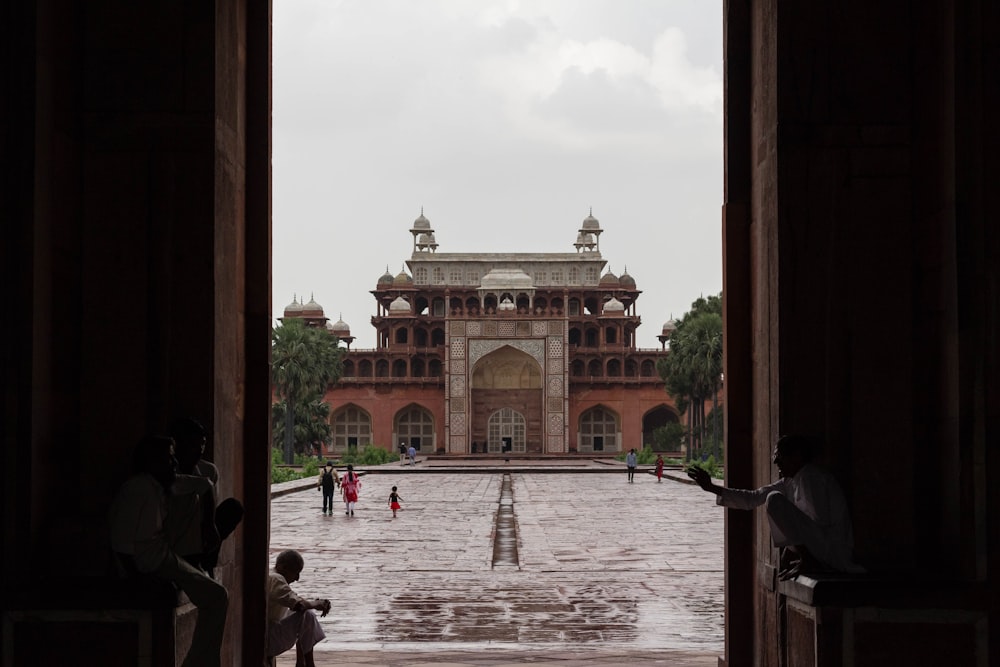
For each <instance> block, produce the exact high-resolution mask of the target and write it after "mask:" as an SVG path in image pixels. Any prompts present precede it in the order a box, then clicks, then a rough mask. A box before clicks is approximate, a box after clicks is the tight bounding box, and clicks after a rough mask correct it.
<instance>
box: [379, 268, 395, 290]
mask: <svg viewBox="0 0 1000 667" xmlns="http://www.w3.org/2000/svg"><path fill="white" fill-rule="evenodd" d="M391 284H392V274H391V273H389V266H388V265H386V267H385V273H383V274H382V275H381V276H379V279H378V285H379V287H381V286H383V285H391Z"/></svg>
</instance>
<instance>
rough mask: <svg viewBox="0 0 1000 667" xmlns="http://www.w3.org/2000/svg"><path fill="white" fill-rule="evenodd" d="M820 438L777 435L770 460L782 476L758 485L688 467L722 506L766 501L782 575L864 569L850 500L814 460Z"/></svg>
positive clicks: (751, 505) (741, 506) (743, 506)
mask: <svg viewBox="0 0 1000 667" xmlns="http://www.w3.org/2000/svg"><path fill="white" fill-rule="evenodd" d="M815 450H816V442H815V441H814V440H813V439H811V438H809V437H806V436H802V435H786V436H782V437H781V438H779V439H778V444H777V446H776V447H775V448H774V455H773V458H772V461H773V462H774V465H775V466H777V468H778V475H779V476H780V477H781V479H779V480H778V481H777V482H773V483H772V484H768V485H767V486H762V487H761V488H759V489H754V490H743V489H728V488H726V487H723V486H719V485H717V484H714V483H713V482H712V478H711V476H709V474H708V472H706V471H705V470H703V469H701V468H698V467H694V466H692V467H690V468H688V470H687V474H688V476H689V477H690V478H691V479H693V480H694V481H695V483H697V484H698V486H700V487H701V488H702V489H704V490H705V491H709V492H711V493H714V494H715V495H716V496H717V498H716V502H717V503H718V504H719V505H722V506H724V507H729V508H733V509H742V510H749V509H753V508H755V507H759V506H760V505H764V511H765V512H766V513H767V520H768V523H769V524H770V527H771V541H772V542H773V543H774V546H776V547H778V548H779V549H780V557H779V564H778V578H779V579H782V580H785V579H791V578H793V577H796V576H798V575H799V574H808V573H816V572H823V571H834V572H864V569H863V568H861V567H860V566H858V565H857V564H856V563H855V562H854V560H853V554H852V551H853V548H854V537H853V533H852V529H851V518H850V514H849V513H848V511H847V502H846V501H845V499H844V494H843V492H842V491H841V489H840V485H839V484H837V480H836V479H835V478H834V477H833V475H831V474H830V473H829V472H827V471H826V470H824V469H823V468H821V467H819V466H818V465H816V464H814V463H812V459H813V455H814V453H815Z"/></svg>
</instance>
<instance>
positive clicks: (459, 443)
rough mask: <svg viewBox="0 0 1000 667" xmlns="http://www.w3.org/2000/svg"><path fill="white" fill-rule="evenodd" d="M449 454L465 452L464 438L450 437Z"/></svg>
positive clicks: (460, 436)
mask: <svg viewBox="0 0 1000 667" xmlns="http://www.w3.org/2000/svg"><path fill="white" fill-rule="evenodd" d="M448 451H450V452H456V453H463V452H465V436H464V435H453V436H451V447H450V448H449V450H448Z"/></svg>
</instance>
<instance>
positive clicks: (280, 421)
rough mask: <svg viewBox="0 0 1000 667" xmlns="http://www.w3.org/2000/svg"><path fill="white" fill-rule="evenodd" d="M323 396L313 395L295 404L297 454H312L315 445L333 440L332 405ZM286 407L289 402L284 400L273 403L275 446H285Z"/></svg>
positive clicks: (273, 441) (272, 425) (325, 443)
mask: <svg viewBox="0 0 1000 667" xmlns="http://www.w3.org/2000/svg"><path fill="white" fill-rule="evenodd" d="M322 398H323V397H322V396H312V397H310V398H309V399H307V400H305V401H300V402H298V403H296V404H295V408H294V411H295V414H294V419H293V427H292V440H293V442H294V443H295V445H296V447H295V450H296V453H297V454H301V453H309V454H312V453H314V452H313V451H312V449H313V447H312V446H313V445H321V444H323V445H329V444H330V442H332V439H333V432H332V430H331V428H330V405H329V404H328V403H324V402H323V400H322ZM286 409H287V403H286V402H285V401H284V400H281V401H278V402H277V403H274V404H273V405H271V436H272V437H271V441H272V443H273V446H274V447H279V448H283V447H284V441H285V414H286V412H285V410H286ZM303 446H305V447H306V449H305V450H303V449H302V448H303Z"/></svg>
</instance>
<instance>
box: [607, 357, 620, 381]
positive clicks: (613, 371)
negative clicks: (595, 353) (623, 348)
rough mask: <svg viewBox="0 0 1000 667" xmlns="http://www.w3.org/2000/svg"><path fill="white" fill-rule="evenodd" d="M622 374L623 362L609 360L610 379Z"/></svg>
mask: <svg viewBox="0 0 1000 667" xmlns="http://www.w3.org/2000/svg"><path fill="white" fill-rule="evenodd" d="M621 374H622V362H620V361H618V360H617V359H608V377H609V378H616V377H619V376H620V375H621Z"/></svg>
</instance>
